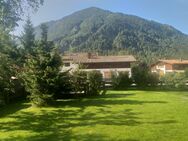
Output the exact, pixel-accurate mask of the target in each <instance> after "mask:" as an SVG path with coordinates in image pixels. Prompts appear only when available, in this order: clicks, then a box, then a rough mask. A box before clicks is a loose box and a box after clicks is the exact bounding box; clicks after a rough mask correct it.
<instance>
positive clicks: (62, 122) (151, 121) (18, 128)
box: [0, 91, 188, 141]
mask: <svg viewBox="0 0 188 141" xmlns="http://www.w3.org/2000/svg"><path fill="white" fill-rule="evenodd" d="M187 133H188V92H160V91H108V92H107V95H105V96H102V97H93V98H90V99H74V100H60V101H57V105H56V106H54V107H46V108H41V109H40V108H32V107H30V104H29V103H24V102H20V103H16V104H13V105H10V106H8V107H6V108H5V109H3V110H1V111H0V141H69V140H70V141H109V140H112V141H187V140H188V135H187Z"/></svg>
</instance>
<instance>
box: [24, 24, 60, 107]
mask: <svg viewBox="0 0 188 141" xmlns="http://www.w3.org/2000/svg"><path fill="white" fill-rule="evenodd" d="M41 30H42V35H41V41H39V42H38V43H37V45H36V50H35V52H34V55H30V57H29V58H28V59H27V61H26V64H25V69H24V72H23V73H22V78H23V80H24V82H25V87H26V90H27V91H28V92H29V93H30V100H31V102H32V104H33V105H35V106H45V105H47V104H49V103H50V102H51V101H52V100H53V96H54V94H55V92H56V90H57V87H58V84H57V83H58V82H59V79H60V66H61V57H60V55H59V53H58V52H57V51H56V49H55V46H54V44H53V42H49V41H47V38H46V37H47V34H43V33H44V32H45V33H46V31H44V28H41ZM45 30H46V29H45ZM44 39H45V40H44Z"/></svg>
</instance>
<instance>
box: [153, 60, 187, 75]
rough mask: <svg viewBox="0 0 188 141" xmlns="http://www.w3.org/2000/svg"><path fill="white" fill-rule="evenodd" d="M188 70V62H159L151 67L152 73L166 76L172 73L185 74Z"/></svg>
mask: <svg viewBox="0 0 188 141" xmlns="http://www.w3.org/2000/svg"><path fill="white" fill-rule="evenodd" d="M186 68H188V60H181V59H180V60H159V61H158V62H157V63H155V64H153V65H152V66H151V71H152V72H156V73H159V74H160V75H164V74H166V73H170V72H184V71H185V69H186Z"/></svg>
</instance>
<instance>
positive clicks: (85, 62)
mask: <svg viewBox="0 0 188 141" xmlns="http://www.w3.org/2000/svg"><path fill="white" fill-rule="evenodd" d="M135 61H136V59H135V58H134V57H133V56H131V55H126V56H98V55H96V54H91V53H70V54H65V55H64V56H63V63H64V67H63V69H64V70H67V69H73V70H74V69H76V68H77V67H78V65H82V66H83V70H84V71H92V70H98V71H100V72H101V73H102V75H103V78H104V79H110V78H111V74H112V73H111V72H117V73H118V72H122V71H123V72H128V73H129V75H130V76H131V63H133V62H135Z"/></svg>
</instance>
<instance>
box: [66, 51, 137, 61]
mask: <svg viewBox="0 0 188 141" xmlns="http://www.w3.org/2000/svg"><path fill="white" fill-rule="evenodd" d="M63 61H64V62H71V61H72V62H74V63H102V62H103V63H107V62H135V61H136V59H135V58H134V57H133V56H132V55H124V56H98V55H96V54H90V53H77V54H69V55H65V56H63Z"/></svg>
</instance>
